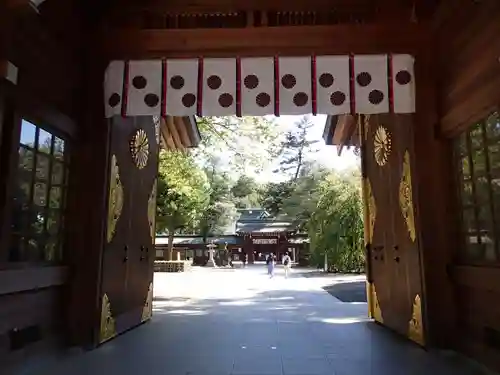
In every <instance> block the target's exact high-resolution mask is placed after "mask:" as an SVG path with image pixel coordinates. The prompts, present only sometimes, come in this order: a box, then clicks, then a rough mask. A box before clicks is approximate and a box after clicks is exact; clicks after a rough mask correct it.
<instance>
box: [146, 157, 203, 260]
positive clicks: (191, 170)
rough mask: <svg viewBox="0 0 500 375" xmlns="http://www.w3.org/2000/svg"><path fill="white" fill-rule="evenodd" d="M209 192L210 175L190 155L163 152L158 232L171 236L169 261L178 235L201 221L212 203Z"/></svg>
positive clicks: (159, 185) (159, 174) (160, 174)
mask: <svg viewBox="0 0 500 375" xmlns="http://www.w3.org/2000/svg"><path fill="white" fill-rule="evenodd" d="M209 189H210V187H209V184H208V181H207V176H206V174H205V173H204V171H203V170H202V169H201V168H200V167H199V166H198V165H197V164H196V163H195V161H194V159H193V157H192V156H191V155H190V154H185V153H182V152H179V151H168V150H162V151H161V152H160V157H159V170H158V193H157V219H156V228H157V231H158V232H164V231H165V230H166V231H167V232H168V259H169V260H171V259H172V248H173V239H174V234H175V232H176V231H177V230H179V229H181V228H184V227H186V226H188V225H193V223H195V222H196V221H197V220H199V219H200V217H201V216H202V213H203V211H204V210H205V209H206V208H207V205H208V202H209V194H210V193H209Z"/></svg>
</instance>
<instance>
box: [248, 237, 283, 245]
mask: <svg viewBox="0 0 500 375" xmlns="http://www.w3.org/2000/svg"><path fill="white" fill-rule="evenodd" d="M252 243H253V244H254V245H272V244H277V243H278V239H277V238H254V239H253V240H252Z"/></svg>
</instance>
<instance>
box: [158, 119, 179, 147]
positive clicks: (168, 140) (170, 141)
mask: <svg viewBox="0 0 500 375" xmlns="http://www.w3.org/2000/svg"><path fill="white" fill-rule="evenodd" d="M160 121H161V122H160V134H161V138H162V139H163V142H164V143H165V147H166V148H167V149H168V150H175V149H176V148H177V147H176V145H175V142H174V138H173V137H172V134H171V133H170V131H169V130H168V127H167V124H166V123H165V119H164V118H162V119H161V120H160Z"/></svg>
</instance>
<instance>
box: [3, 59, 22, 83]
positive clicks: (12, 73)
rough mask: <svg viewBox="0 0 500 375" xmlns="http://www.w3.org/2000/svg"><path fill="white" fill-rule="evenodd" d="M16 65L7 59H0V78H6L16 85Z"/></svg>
mask: <svg viewBox="0 0 500 375" xmlns="http://www.w3.org/2000/svg"><path fill="white" fill-rule="evenodd" d="M17 73H18V69H17V66H15V65H14V64H12V63H11V62H10V61H8V60H0V79H6V80H7V81H10V82H11V83H13V84H14V85H17Z"/></svg>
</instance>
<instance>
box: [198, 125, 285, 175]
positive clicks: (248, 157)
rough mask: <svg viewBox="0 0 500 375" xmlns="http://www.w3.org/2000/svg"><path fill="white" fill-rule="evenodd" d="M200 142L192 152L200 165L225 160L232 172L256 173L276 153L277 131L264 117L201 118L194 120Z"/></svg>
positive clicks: (229, 170) (227, 167) (227, 168)
mask: <svg viewBox="0 0 500 375" xmlns="http://www.w3.org/2000/svg"><path fill="white" fill-rule="evenodd" d="M197 122H198V126H199V128H200V132H201V136H202V143H201V145H200V146H199V147H198V148H197V149H196V150H194V154H195V156H196V158H197V160H198V161H199V162H201V163H202V164H207V163H208V164H210V162H209V160H210V159H213V158H214V157H217V158H222V159H224V160H223V161H224V163H225V164H226V170H227V171H228V172H232V173H240V174H250V173H259V172H260V171H262V170H263V169H264V168H265V167H266V166H267V165H268V163H269V161H270V160H271V158H272V157H273V156H274V155H275V154H276V150H277V142H278V140H277V139H278V135H279V133H278V131H277V127H276V125H275V123H274V121H273V120H271V119H269V118H267V117H252V116H247V117H241V118H238V117H236V116H226V117H201V118H198V119H197Z"/></svg>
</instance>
